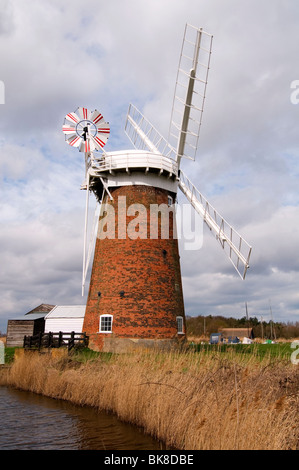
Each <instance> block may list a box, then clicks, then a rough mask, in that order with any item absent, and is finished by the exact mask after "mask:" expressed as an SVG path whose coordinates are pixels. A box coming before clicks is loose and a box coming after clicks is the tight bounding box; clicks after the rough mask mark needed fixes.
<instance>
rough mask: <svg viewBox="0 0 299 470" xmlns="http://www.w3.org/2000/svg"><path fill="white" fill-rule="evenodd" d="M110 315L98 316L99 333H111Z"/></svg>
mask: <svg viewBox="0 0 299 470" xmlns="http://www.w3.org/2000/svg"><path fill="white" fill-rule="evenodd" d="M112 319H113V316H112V315H101V316H100V333H112Z"/></svg>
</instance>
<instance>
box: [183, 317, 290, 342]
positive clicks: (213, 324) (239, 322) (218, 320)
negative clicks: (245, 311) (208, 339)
mask: <svg viewBox="0 0 299 470" xmlns="http://www.w3.org/2000/svg"><path fill="white" fill-rule="evenodd" d="M186 322H187V333H188V335H189V336H210V334H212V333H217V332H218V330H219V329H220V328H252V329H253V334H254V336H255V338H264V339H276V338H284V339H292V338H299V322H287V323H283V322H273V321H271V320H270V321H268V322H266V321H262V322H261V321H260V320H258V318H256V317H249V318H247V317H246V316H244V317H242V318H239V319H238V318H232V317H229V318H226V317H222V316H221V315H218V316H212V315H207V316H204V315H199V316H197V317H190V316H187V318H186Z"/></svg>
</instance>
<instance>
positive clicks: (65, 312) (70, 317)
mask: <svg viewBox="0 0 299 470" xmlns="http://www.w3.org/2000/svg"><path fill="white" fill-rule="evenodd" d="M85 308H86V306H85V305H56V307H54V308H53V309H52V310H51V312H49V313H48V314H47V315H46V316H45V333H49V332H50V331H51V332H52V333H57V332H59V331H62V332H64V333H70V332H72V331H74V332H75V333H82V328H83V321H84V315H85Z"/></svg>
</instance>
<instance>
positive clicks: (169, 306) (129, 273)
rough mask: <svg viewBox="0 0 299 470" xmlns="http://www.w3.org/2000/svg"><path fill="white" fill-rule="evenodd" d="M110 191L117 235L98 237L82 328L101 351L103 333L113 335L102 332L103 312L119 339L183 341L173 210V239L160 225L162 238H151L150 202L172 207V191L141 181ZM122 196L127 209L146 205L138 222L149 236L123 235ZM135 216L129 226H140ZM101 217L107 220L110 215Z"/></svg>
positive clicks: (113, 334) (182, 309)
mask: <svg viewBox="0 0 299 470" xmlns="http://www.w3.org/2000/svg"><path fill="white" fill-rule="evenodd" d="M111 193H112V196H113V201H110V200H108V202H109V204H112V206H113V208H114V210H115V215H116V217H115V219H116V225H115V234H116V236H115V239H107V238H106V239H102V240H100V239H99V238H97V242H96V247H95V254H94V262H93V268H92V274H91V281H90V288H89V294H88V299H87V306H86V313H85V319H84V325H83V331H86V333H87V334H88V335H90V347H92V348H94V349H102V347H103V337H104V336H107V335H109V336H110V337H111V334H109V333H104V334H103V333H98V332H99V318H100V315H103V314H106V315H107V314H110V315H113V326H112V331H113V333H112V336H114V337H121V338H152V339H173V338H179V339H181V338H182V336H184V335H177V320H176V317H177V316H182V317H183V318H184V303H183V292H182V283H181V272H180V262H179V252H178V242H177V240H176V239H173V220H172V214H170V217H169V219H170V222H169V226H170V227H169V234H170V236H169V239H161V233H160V226H159V237H158V239H150V223H149V214H150V204H159V205H160V204H166V205H167V203H168V192H167V191H165V190H162V189H158V188H153V187H151V186H141V185H140V186H124V187H119V188H117V189H114V190H113V192H112V191H111ZM119 196H126V206H127V208H128V207H129V206H130V205H131V204H133V203H135V204H136V203H138V204H142V205H143V206H144V207H146V208H147V220H145V224H143V225H142V224H140V225H139V226H136V230H137V231H139V232H140V233H141V234H142V236H143V238H144V239H140V238H137V239H135V240H132V239H130V238H128V237H127V238H126V239H118V237H117V234H118V219H122V217H123V215H121V214H119V213H118V197H119ZM122 214H124V212H122ZM136 216H138V214H136V215H135V214H133V215H132V216H131V217H129V216H127V217H126V224H129V223H130V221H131V222H132V221H133V224H134V225H135V223H136V221H137V219H136ZM101 218H102V220H103V221H105V220H106V221H107V219H105V214H104V216H102V217H100V219H101ZM134 221H135V222H134ZM106 228H107V226H105V224H104V230H106ZM145 237H147V238H145ZM121 291H123V292H124V296H123V297H121V295H120V292H121ZM99 292H100V293H101V295H100V296H99V295H98V293H99ZM184 321H185V320H184Z"/></svg>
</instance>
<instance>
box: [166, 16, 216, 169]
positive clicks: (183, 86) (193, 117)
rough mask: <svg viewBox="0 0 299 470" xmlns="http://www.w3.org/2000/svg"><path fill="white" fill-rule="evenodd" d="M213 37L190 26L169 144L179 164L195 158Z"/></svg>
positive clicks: (180, 72) (183, 47)
mask: <svg viewBox="0 0 299 470" xmlns="http://www.w3.org/2000/svg"><path fill="white" fill-rule="evenodd" d="M212 41H213V36H212V35H211V34H209V33H206V32H205V31H203V30H202V29H198V28H195V27H194V26H191V25H189V24H187V25H186V28H185V33H184V39H183V44H182V50H181V55H180V60H179V66H178V72H177V78H176V84H175V91H174V98H173V105H172V113H171V120H170V128H169V136H168V142H169V145H171V146H172V147H174V148H176V151H177V161H178V165H180V160H181V158H183V157H185V158H188V159H191V160H194V159H195V154H196V151H197V147H198V139H199V133H200V128H201V123H202V115H203V109H204V104H205V98H206V87H207V83H208V74H209V69H210V58H211V51H212Z"/></svg>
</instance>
